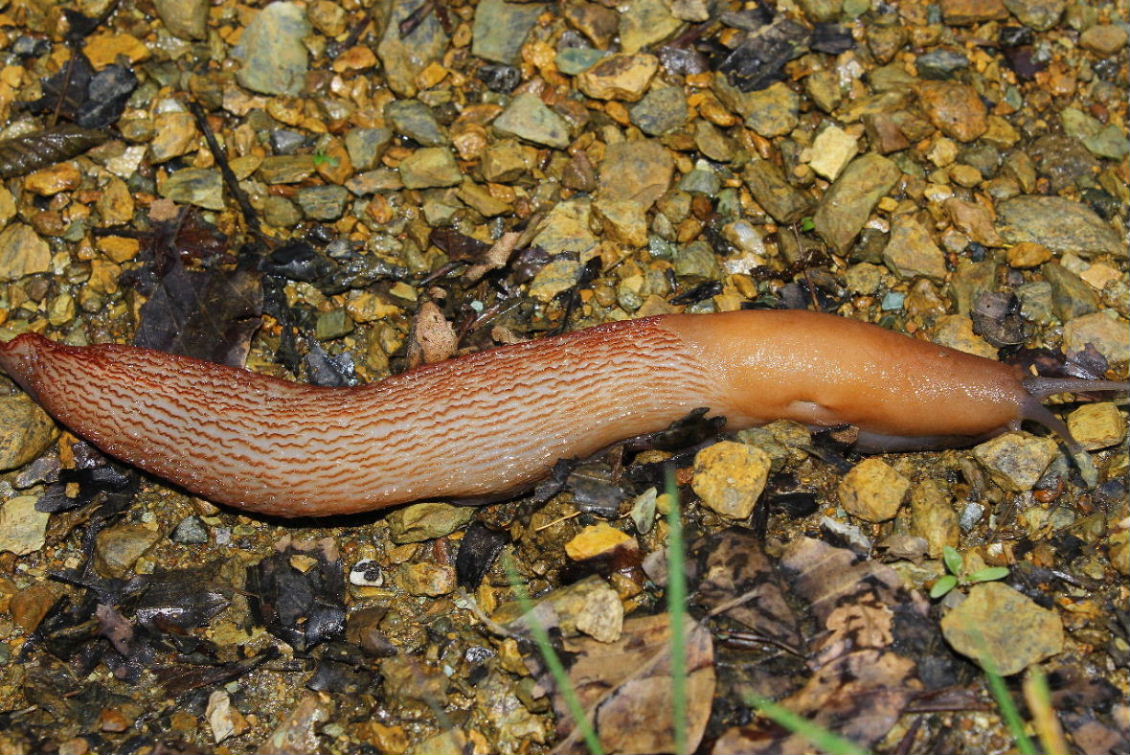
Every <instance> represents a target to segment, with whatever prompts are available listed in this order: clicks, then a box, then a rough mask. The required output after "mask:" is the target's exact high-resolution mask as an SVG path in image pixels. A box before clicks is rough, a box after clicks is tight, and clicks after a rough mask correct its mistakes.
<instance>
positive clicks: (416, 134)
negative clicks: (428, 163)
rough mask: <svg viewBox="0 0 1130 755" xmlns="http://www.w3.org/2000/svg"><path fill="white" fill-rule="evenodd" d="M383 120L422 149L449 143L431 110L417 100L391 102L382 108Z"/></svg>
mask: <svg viewBox="0 0 1130 755" xmlns="http://www.w3.org/2000/svg"><path fill="white" fill-rule="evenodd" d="M384 116H385V120H387V121H388V122H389V123H390V124H391V125H392V127H393V129H394V130H395V131H396V132H397V133H399V134H403V135H404V136H407V137H408V138H409V139H412V140H413V141H415V142H416V143H417V144H419V145H420V146H422V147H442V146H444V145H446V144H450V143H451V139H450V138H449V137H448V136H447V134H446V133H444V131H443V129H442V128H441V127H440V125H439V122H438V121H436V116H435V113H433V112H432V109H431V108H430V107H428V106H427V105H425V104H424V103H422V102H420V101H419V100H392V101H390V102H389V103H388V104H387V105H385V108H384Z"/></svg>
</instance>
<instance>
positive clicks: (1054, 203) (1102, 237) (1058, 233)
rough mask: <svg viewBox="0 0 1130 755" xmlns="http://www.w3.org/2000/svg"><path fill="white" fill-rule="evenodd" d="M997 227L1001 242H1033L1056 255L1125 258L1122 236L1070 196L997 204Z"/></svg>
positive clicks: (1030, 197) (1025, 198) (1023, 198)
mask: <svg viewBox="0 0 1130 755" xmlns="http://www.w3.org/2000/svg"><path fill="white" fill-rule="evenodd" d="M997 212H998V215H999V218H998V222H997V230H998V231H999V232H1000V234H1001V236H1002V237H1003V238H1004V239H1005V241H1007V242H1009V243H1011V244H1019V243H1020V242H1022V241H1034V242H1036V243H1039V244H1043V245H1044V246H1046V247H1047V248H1048V249H1051V250H1052V251H1053V252H1056V253H1059V254H1065V253H1067V252H1071V253H1073V254H1078V255H1081V256H1086V257H1089V256H1091V255H1098V254H1109V255H1111V256H1112V257H1115V258H1119V259H1126V256H1127V253H1128V252H1127V248H1126V243H1125V240H1124V239H1122V238H1121V237H1120V236H1119V235H1118V234H1117V233H1116V232H1115V231H1114V229H1112V228H1111V227H1110V226H1109V225H1108V224H1107V223H1106V222H1105V221H1104V220H1103V219H1102V218H1100V217H1099V216H1098V215H1096V214H1095V212H1094V211H1093V210H1091V208H1089V207H1087V206H1086V205H1084V204H1080V203H1079V202H1073V201H1071V200H1070V199H1065V198H1063V197H1053V196H1035V195H1021V196H1018V197H1013V198H1012V199H1008V200H1005V201H1004V202H1001V203H1000V204H998V205H997Z"/></svg>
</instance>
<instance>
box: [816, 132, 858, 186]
mask: <svg viewBox="0 0 1130 755" xmlns="http://www.w3.org/2000/svg"><path fill="white" fill-rule="evenodd" d="M811 152H812V159H811V160H809V162H808V165H809V167H810V168H812V170H814V171H815V172H816V174H817V175H819V176H823V177H824V178H826V179H828V180H829V181H835V180H836V177H837V176H839V175H840V171H842V170H843V169H844V166H846V165H847V164H848V162H850V161H851V159H852V158H853V157H855V155H856V153H857V152H859V139H857V138H856V137H854V136H852V135H851V134H849V133H848V132H846V131H844V130H843V129H842V128H840V127H839V126H835V125H832V126H828V127H827V128H825V129H824V130H823V131H821V132H820V133H819V134H817V136H816V139H815V140H814V141H813V142H812V147H811Z"/></svg>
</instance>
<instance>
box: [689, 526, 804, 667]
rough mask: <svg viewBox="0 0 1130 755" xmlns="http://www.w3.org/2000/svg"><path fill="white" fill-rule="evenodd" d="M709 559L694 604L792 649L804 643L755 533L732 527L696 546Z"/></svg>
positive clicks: (704, 561)
mask: <svg viewBox="0 0 1130 755" xmlns="http://www.w3.org/2000/svg"><path fill="white" fill-rule="evenodd" d="M692 552H694V553H699V554H703V555H704V556H705V558H704V560H703V564H702V568H701V575H702V581H701V582H700V583H699V585H698V590H697V591H696V595H695V598H694V600H695V602H697V603H700V604H702V605H704V606H705V607H707V608H709V609H710V610H711V613H712V614H713V613H724V614H725V615H726V616H728V617H730V618H731V619H734V620H735V621H738V622H741V623H742V624H745V625H746V626H747V627H749V628H750V629H752V630H753V631H754V632H755V633H756V634H758V635H759V636H762V637H764V638H767V639H770V640H773V641H774V642H776V643H778V644H780V645H785V646H787V647H790V648H794V649H799V648H801V647H802V645H803V643H802V640H801V636H800V631H799V628H798V623H797V617H796V615H795V614H794V612H793V610H792V608H790V607H789V604H788V603H787V602H786V601H785V596H784V590H783V586H782V584H781V580H780V578H779V577H778V575H777V572H776V569H775V568H774V565H773V563H772V562H771V561H770V560H769V557H768V556H766V555H765V552H764V550H762V548H761V543H760V542H759V541H758V538H757V536H756V535H755V534H754V532H753V531H752V530H748V529H745V528H743V527H731V528H730V529H728V530H725V531H723V532H720V533H718V534H717V535H713V536H711V537H709V538H704V539H703V540H702V541H699V542H698V543H695V545H694V546H693V548H692Z"/></svg>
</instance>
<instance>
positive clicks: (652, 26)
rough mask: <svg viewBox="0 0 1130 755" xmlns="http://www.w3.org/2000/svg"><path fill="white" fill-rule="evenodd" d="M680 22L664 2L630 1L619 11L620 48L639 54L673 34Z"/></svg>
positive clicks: (648, 0) (651, 0)
mask: <svg viewBox="0 0 1130 755" xmlns="http://www.w3.org/2000/svg"><path fill="white" fill-rule="evenodd" d="M680 26H682V22H681V21H680V20H679V19H678V18H676V17H675V16H674V15H672V13H671V9H670V7H669V5H668V3H667V2H666V0H632V2H631V3H628V4H626V5H625V6H624V7H623V9H622V10H620V24H619V31H620V47H621V48H622V49H623V50H624V52H628V53H634V52H639V51H640V50H642V49H643V48H645V47H649V46H650V45H653V44H655V43H656V42H661V41H662V40H664V39H666V38H667V37H669V36H671V35H672V34H674V33H675V32H676V31H677V30H678V29H679V27H680Z"/></svg>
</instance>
